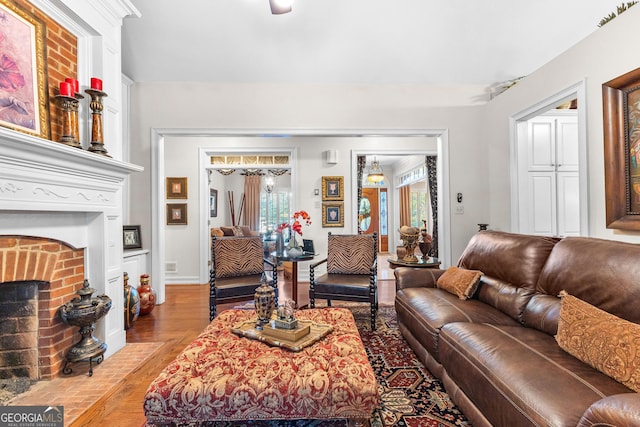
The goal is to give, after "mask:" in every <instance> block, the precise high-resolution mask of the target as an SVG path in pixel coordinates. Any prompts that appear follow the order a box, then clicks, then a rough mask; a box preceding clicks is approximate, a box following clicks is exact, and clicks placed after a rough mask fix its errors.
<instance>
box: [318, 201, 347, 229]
mask: <svg viewBox="0 0 640 427" xmlns="http://www.w3.org/2000/svg"><path fill="white" fill-rule="evenodd" d="M322 226H323V227H344V202H325V203H323V204H322Z"/></svg>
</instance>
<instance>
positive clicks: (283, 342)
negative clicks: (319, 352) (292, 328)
mask: <svg viewBox="0 0 640 427" xmlns="http://www.w3.org/2000/svg"><path fill="white" fill-rule="evenodd" d="M298 323H299V327H298V328H306V326H309V333H308V334H306V335H304V336H302V337H300V338H299V339H297V340H295V341H294V340H288V339H285V338H276V337H274V336H271V335H268V334H266V333H265V332H264V331H260V330H258V329H256V321H255V319H254V320H247V321H244V322H242V323H240V324H239V325H236V326H235V327H233V328H231V332H233V333H234V334H236V335H239V336H241V337H245V338H249V339H252V340H258V341H262V342H264V343H266V344H269V345H272V346H275V347H281V348H285V349H287V350H290V351H300V350H302V349H303V348H305V347H308V346H310V345H311V344H313V343H316V342H318V341H320V340H321V339H322V338H324V337H326V336H327V335H329V334H330V333H331V331H333V326H331V325H322V324H318V323H314V322H312V321H310V320H300V319H298ZM266 326H267V325H265V327H266Z"/></svg>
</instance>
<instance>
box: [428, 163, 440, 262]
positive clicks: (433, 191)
mask: <svg viewBox="0 0 640 427" xmlns="http://www.w3.org/2000/svg"><path fill="white" fill-rule="evenodd" d="M437 160H438V156H425V165H426V166H427V180H428V184H429V198H430V199H431V212H432V215H433V217H432V218H431V224H433V230H432V231H431V236H432V237H433V245H432V247H431V256H432V257H435V258H438V179H437V177H438V167H437V164H438V162H437Z"/></svg>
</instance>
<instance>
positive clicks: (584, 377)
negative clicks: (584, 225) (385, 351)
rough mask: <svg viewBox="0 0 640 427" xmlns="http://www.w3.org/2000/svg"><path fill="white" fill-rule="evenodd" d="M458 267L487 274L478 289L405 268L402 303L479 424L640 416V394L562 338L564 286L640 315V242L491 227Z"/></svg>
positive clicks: (424, 350)
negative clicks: (442, 285)
mask: <svg viewBox="0 0 640 427" xmlns="http://www.w3.org/2000/svg"><path fill="white" fill-rule="evenodd" d="M458 267H460V268H465V269H473V270H480V271H482V272H483V273H484V275H483V276H482V278H481V282H480V285H479V287H478V289H477V291H476V292H475V294H474V295H473V297H472V298H470V299H467V300H461V299H459V298H458V297H457V296H455V295H453V294H451V293H448V292H446V291H445V290H442V289H438V288H436V287H435V286H436V281H437V279H438V277H440V276H441V275H442V274H443V273H444V270H436V269H417V268H416V269H413V268H399V269H396V270H395V276H396V286H397V293H396V299H395V307H396V311H397V315H398V322H399V326H400V330H401V331H402V334H403V335H404V337H405V339H406V340H407V341H408V342H409V344H410V345H411V347H412V348H413V350H414V352H415V353H416V354H417V355H418V357H419V358H420V359H421V361H422V362H423V363H424V364H425V366H426V367H427V368H428V369H429V370H430V371H431V372H432V373H433V374H434V375H435V376H437V377H438V378H440V379H441V380H442V381H443V383H444V385H445V388H446V389H447V391H448V393H449V394H450V396H451V398H452V400H453V401H454V402H455V403H456V404H457V405H458V406H459V407H460V409H461V410H462V411H463V412H464V413H465V415H466V416H467V417H468V418H469V420H470V421H471V423H472V424H473V425H474V427H476V426H504V427H514V426H518V427H520V426H579V427H587V426H596V425H597V426H620V427H622V426H640V395H639V394H638V393H636V392H634V391H633V390H631V389H629V388H627V387H626V386H625V385H623V384H621V383H619V382H617V381H616V380H614V379H612V378H610V377H608V376H607V375H605V374H603V373H601V372H599V371H598V370H596V369H594V368H591V367H590V366H588V365H587V364H585V363H583V362H581V361H580V360H578V359H577V358H575V357H573V356H571V355H570V354H569V353H567V352H565V351H564V350H563V349H561V348H560V346H559V345H558V343H557V342H556V340H555V337H554V335H555V334H556V333H557V330H558V319H559V313H560V306H561V300H560V298H559V297H558V295H559V294H560V292H561V291H563V290H565V291H567V292H568V293H569V294H571V295H573V296H576V297H577V298H580V299H582V300H584V301H586V302H588V303H589V304H592V305H594V306H596V307H599V308H600V309H602V310H605V311H606V312H608V313H611V314H614V315H616V316H618V317H620V318H622V319H625V320H628V321H631V322H634V323H640V310H638V309H637V307H638V302H640V245H633V244H629V243H622V242H614V241H607V240H600V239H594V238H582V237H567V238H564V239H561V240H560V239H554V238H547V237H540V236H529V235H521V234H512V233H504V232H496V231H481V232H479V233H477V234H476V235H475V236H474V237H473V238H472V239H471V241H470V242H469V244H468V246H467V248H466V249H465V251H464V253H463V254H462V256H461V258H460V260H459V262H458ZM638 351H640V349H639V350H638Z"/></svg>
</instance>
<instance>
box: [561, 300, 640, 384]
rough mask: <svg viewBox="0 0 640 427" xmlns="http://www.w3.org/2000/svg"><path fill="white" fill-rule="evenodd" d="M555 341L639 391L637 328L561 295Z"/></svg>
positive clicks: (636, 325)
mask: <svg viewBox="0 0 640 427" xmlns="http://www.w3.org/2000/svg"><path fill="white" fill-rule="evenodd" d="M560 297H561V298H562V303H561V306H560V320H559V321H558V334H557V335H556V341H557V342H558V345H559V346H560V348H562V349H563V350H564V351H566V352H567V353H569V354H570V355H572V356H573V357H575V358H576V359H579V360H581V361H582V362H584V363H586V364H588V365H589V366H591V367H593V368H595V369H597V370H598V371H600V372H602V373H603V374H605V375H607V376H609V377H611V378H613V379H614V380H616V381H618V382H621V383H622V384H624V385H626V386H627V387H629V388H630V389H632V390H634V391H636V392H640V325H639V324H637V323H633V322H629V321H627V320H624V319H621V318H619V317H617V316H614V315H613V314H610V313H607V312H606V311H604V310H601V309H599V308H597V307H594V306H592V305H591V304H589V303H587V302H585V301H582V300H581V299H578V298H576V297H574V296H572V295H569V294H568V293H567V292H565V291H562V292H561V293H560Z"/></svg>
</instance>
